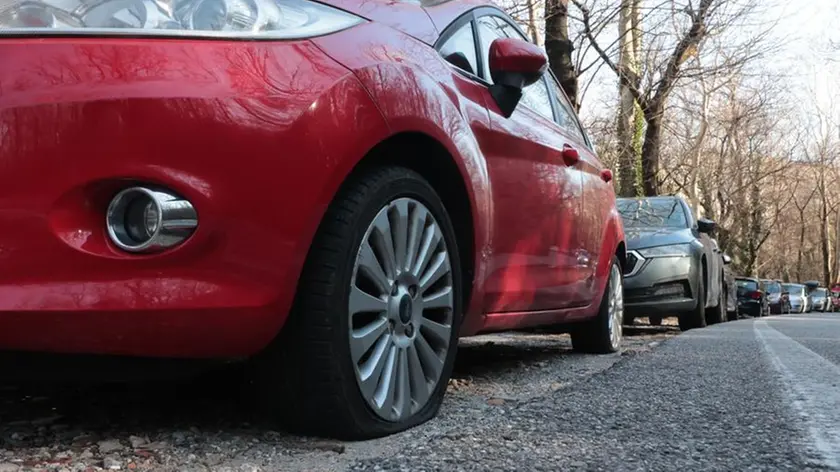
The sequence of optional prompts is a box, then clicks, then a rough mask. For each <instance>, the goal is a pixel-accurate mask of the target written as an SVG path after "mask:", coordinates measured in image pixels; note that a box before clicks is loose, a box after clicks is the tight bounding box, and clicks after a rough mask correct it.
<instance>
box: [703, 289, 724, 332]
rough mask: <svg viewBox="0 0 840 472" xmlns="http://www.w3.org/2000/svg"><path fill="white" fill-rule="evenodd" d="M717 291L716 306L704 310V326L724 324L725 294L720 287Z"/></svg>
mask: <svg viewBox="0 0 840 472" xmlns="http://www.w3.org/2000/svg"><path fill="white" fill-rule="evenodd" d="M719 289H720V290H719V291H718V304H717V306H715V307H712V308H708V309H706V324H709V325H713V324H718V323H724V322H726V292H725V291H724V289H723V286H722V285H721V286H720V287H719Z"/></svg>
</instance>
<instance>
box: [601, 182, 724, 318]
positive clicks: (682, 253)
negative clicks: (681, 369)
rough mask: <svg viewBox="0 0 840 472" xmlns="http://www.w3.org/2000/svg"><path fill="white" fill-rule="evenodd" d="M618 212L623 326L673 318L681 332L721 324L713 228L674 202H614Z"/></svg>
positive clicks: (649, 199) (721, 300)
mask: <svg viewBox="0 0 840 472" xmlns="http://www.w3.org/2000/svg"><path fill="white" fill-rule="evenodd" d="M617 207H618V212H619V214H620V215H621V219H622V221H623V222H624V230H625V232H626V238H627V266H626V267H625V274H624V277H625V282H624V284H625V323H632V322H633V319H634V318H637V317H642V316H648V317H649V319H650V320H651V323H652V324H657V323H659V322H661V320H662V318H663V317H666V316H677V317H678V319H679V325H680V329H681V330H684V331H685V330H688V329H692V328H700V327H704V326H706V325H707V324H712V323H720V322H724V321H726V320H727V317H726V301H725V292H724V289H723V278H724V276H723V266H724V264H723V258H722V256H721V254H720V252H719V250H718V249H717V247H716V244H714V243H713V242H712V239H711V237H710V236H709V234H710V233H712V232H713V231H714V230H715V223H714V222H713V221H711V220H707V219H702V218H701V219H695V218H694V216H693V215H692V214H691V210H690V208H689V207H688V205H687V204H686V202H685V200H683V199H682V198H680V197H677V196H661V197H647V198H619V199H618V203H617Z"/></svg>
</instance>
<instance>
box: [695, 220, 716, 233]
mask: <svg viewBox="0 0 840 472" xmlns="http://www.w3.org/2000/svg"><path fill="white" fill-rule="evenodd" d="M716 227H717V225H716V224H715V222H714V221H712V220H709V219H706V218H700V219H699V220H697V231H700V232H701V233H706V234H709V233H711V232H713V231H714V230H715V228H716Z"/></svg>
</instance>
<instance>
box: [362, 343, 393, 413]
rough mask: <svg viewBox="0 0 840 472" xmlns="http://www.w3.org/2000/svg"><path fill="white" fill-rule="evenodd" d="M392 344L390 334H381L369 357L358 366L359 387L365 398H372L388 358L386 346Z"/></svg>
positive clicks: (388, 346)
mask: <svg viewBox="0 0 840 472" xmlns="http://www.w3.org/2000/svg"><path fill="white" fill-rule="evenodd" d="M392 345H393V343H392V342H391V337H390V336H382V337H381V338H379V341H377V343H376V347H375V348H374V350H373V354H371V356H370V358H368V360H367V361H366V362H365V363H364V366H362V367H360V368H359V374H360V375H359V380H360V382H359V387H360V388H361V390H362V394H363V395H364V396H365V397H366V398H372V397H373V395H374V394H375V393H376V387H377V385H379V380H380V378H381V377H382V371H383V370H384V368H385V363H386V362H387V360H388V348H390V347H391V346H392Z"/></svg>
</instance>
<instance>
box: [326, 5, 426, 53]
mask: <svg viewBox="0 0 840 472" xmlns="http://www.w3.org/2000/svg"><path fill="white" fill-rule="evenodd" d="M325 3H327V4H328V5H332V6H334V7H338V8H341V9H342V10H347V11H349V12H350V13H354V14H356V15H359V16H361V17H362V18H366V19H368V20H373V21H376V22H378V23H382V24H384V25H387V26H390V27H391V28H394V29H396V30H398V31H401V32H403V33H405V34H407V35H409V36H412V37H414V38H416V39H419V40H420V41H423V42H424V43H426V44H433V43H434V42H435V39H437V37H438V32H437V28H436V27H435V25H434V23H432V19H431V18H429V15H428V14H427V13H426V11H425V9H424V8H423V7H422V6H421V5H419V4H416V3H413V2H390V1H381V0H327V1H326V2H325Z"/></svg>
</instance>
